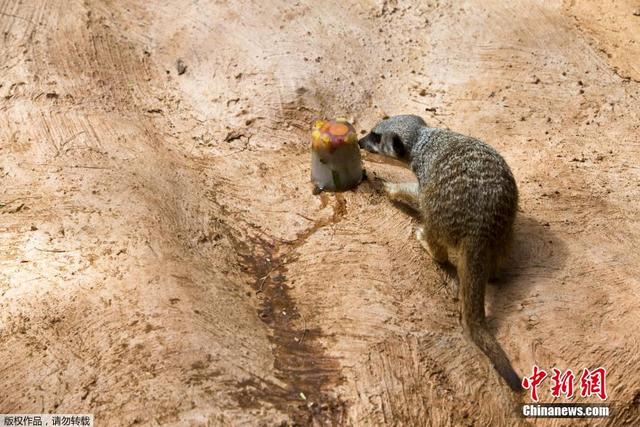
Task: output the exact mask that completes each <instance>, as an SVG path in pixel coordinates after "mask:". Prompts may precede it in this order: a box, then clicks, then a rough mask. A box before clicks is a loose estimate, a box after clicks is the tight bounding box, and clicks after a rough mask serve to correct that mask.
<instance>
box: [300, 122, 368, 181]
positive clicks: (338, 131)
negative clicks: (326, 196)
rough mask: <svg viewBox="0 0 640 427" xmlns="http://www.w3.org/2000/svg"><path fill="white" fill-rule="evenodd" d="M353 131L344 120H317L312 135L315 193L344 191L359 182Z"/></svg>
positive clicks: (356, 141) (358, 150)
mask: <svg viewBox="0 0 640 427" xmlns="http://www.w3.org/2000/svg"><path fill="white" fill-rule="evenodd" d="M362 177H363V171H362V160H361V158H360V147H358V137H357V135H356V130H355V129H354V128H353V126H352V125H351V124H350V123H349V122H348V121H347V120H346V119H335V120H316V122H315V123H314V125H313V129H312V131H311V181H312V182H313V183H314V185H315V189H314V192H315V193H319V192H321V191H343V190H348V189H350V188H353V187H355V186H356V185H358V184H359V183H360V181H362Z"/></svg>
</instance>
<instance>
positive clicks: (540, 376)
mask: <svg viewBox="0 0 640 427" xmlns="http://www.w3.org/2000/svg"><path fill="white" fill-rule="evenodd" d="M552 371H553V375H551V381H552V384H551V388H550V390H551V396H553V397H561V396H564V397H565V398H567V399H571V398H573V397H574V395H575V390H574V383H575V378H576V377H575V375H574V374H573V371H572V370H571V369H567V370H566V371H565V372H562V371H561V370H560V369H558V368H552ZM547 376H548V375H547V372H546V371H545V370H544V369H540V368H539V367H538V365H533V374H532V375H531V376H530V377H524V378H523V379H522V387H524V389H525V390H530V391H531V400H533V401H534V402H538V401H539V400H540V396H539V395H538V387H540V386H541V385H542V383H543V382H544V381H545V380H546V379H547ZM606 376H607V370H606V369H605V368H602V367H600V368H597V369H593V370H591V371H589V370H588V369H583V370H582V375H580V396H582V397H591V396H597V397H599V398H600V399H601V400H606V399H607V385H606Z"/></svg>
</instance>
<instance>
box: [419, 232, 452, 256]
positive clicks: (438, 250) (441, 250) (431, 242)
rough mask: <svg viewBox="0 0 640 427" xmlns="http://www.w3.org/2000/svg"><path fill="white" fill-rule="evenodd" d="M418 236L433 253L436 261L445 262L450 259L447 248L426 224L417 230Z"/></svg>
mask: <svg viewBox="0 0 640 427" xmlns="http://www.w3.org/2000/svg"><path fill="white" fill-rule="evenodd" d="M416 238H417V239H418V242H420V244H421V245H422V247H423V248H425V250H426V251H427V252H428V253H429V255H431V258H433V259H434V260H435V261H436V262H439V263H440V264H445V263H447V262H448V261H449V255H448V251H447V248H446V247H445V246H443V245H441V244H440V243H438V241H437V240H436V239H435V238H434V237H433V236H430V235H429V233H427V231H426V230H425V229H424V226H420V227H418V229H417V230H416Z"/></svg>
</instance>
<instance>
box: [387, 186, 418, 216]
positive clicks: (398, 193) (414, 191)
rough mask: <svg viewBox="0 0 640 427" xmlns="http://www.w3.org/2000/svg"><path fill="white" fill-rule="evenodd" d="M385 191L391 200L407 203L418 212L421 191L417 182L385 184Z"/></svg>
mask: <svg viewBox="0 0 640 427" xmlns="http://www.w3.org/2000/svg"><path fill="white" fill-rule="evenodd" d="M384 191H385V193H387V196H389V199H391V200H394V201H397V202H402V203H405V204H407V205H409V206H410V207H411V208H413V209H415V210H418V208H419V206H420V201H419V200H418V194H419V191H420V190H419V188H418V183H417V182H402V183H391V182H385V183H384Z"/></svg>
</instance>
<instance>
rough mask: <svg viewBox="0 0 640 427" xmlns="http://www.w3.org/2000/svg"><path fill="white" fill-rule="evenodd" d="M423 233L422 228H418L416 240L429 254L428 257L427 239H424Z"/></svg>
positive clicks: (429, 251)
mask: <svg viewBox="0 0 640 427" xmlns="http://www.w3.org/2000/svg"><path fill="white" fill-rule="evenodd" d="M424 233H425V231H424V227H418V228H417V229H416V240H417V241H418V243H420V245H421V246H422V247H423V248H424V249H425V250H426V251H427V252H428V253H429V255H431V250H430V249H429V244H428V243H427V239H426V238H425V234H424ZM431 256H433V255H431Z"/></svg>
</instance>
